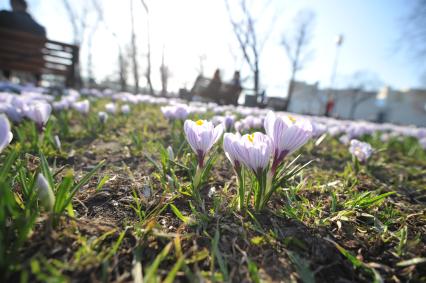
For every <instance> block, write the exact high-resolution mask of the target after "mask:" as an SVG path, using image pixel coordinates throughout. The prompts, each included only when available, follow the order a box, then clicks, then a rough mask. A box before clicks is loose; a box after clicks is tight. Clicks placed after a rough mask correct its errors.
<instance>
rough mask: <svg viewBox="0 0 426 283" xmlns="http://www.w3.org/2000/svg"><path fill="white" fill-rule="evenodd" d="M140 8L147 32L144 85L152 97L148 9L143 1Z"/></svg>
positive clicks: (142, 0) (143, 0)
mask: <svg viewBox="0 0 426 283" xmlns="http://www.w3.org/2000/svg"><path fill="white" fill-rule="evenodd" d="M141 2H142V6H143V8H144V10H145V13H146V32H147V40H146V44H147V51H146V60H147V66H146V72H145V78H146V83H147V85H148V89H149V93H150V94H151V95H154V87H153V86H152V80H151V28H150V21H149V9H148V5H147V4H146V1H145V0H141Z"/></svg>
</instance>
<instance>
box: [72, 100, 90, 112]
mask: <svg viewBox="0 0 426 283" xmlns="http://www.w3.org/2000/svg"><path fill="white" fill-rule="evenodd" d="M72 107H73V108H74V110H75V111H77V112H80V113H83V114H87V113H89V110H90V102H89V100H87V99H85V100H82V101H77V102H74V103H73V104H72Z"/></svg>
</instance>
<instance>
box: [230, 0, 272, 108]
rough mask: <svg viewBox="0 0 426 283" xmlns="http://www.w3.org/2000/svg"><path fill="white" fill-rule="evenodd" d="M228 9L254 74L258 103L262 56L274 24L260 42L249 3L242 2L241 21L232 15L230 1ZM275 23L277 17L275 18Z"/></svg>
mask: <svg viewBox="0 0 426 283" xmlns="http://www.w3.org/2000/svg"><path fill="white" fill-rule="evenodd" d="M269 3H270V1H268V2H267V4H266V5H265V7H264V9H262V11H263V12H264V11H265V9H266V7H267V6H268V5H269ZM225 5H226V9H227V11H228V15H229V20H230V22H231V24H232V28H233V31H234V34H235V36H236V38H237V41H238V44H239V47H240V49H241V51H242V54H243V58H244V60H245V62H246V63H247V65H248V66H249V68H250V70H251V72H252V74H253V91H254V94H255V98H256V101H257V100H258V97H259V95H260V92H261V91H260V54H261V52H262V49H263V46H264V44H265V42H266V40H267V38H268V37H269V35H270V32H271V31H272V26H273V25H272V24H271V26H270V29H269V31H268V32H267V33H265V34H266V36H265V37H264V38H263V39H262V40H260V39H259V38H258V32H257V30H256V23H257V19H255V17H254V15H253V14H252V11H251V10H250V9H248V7H247V1H246V0H241V2H240V5H239V7H240V11H239V12H240V13H241V15H242V17H241V19H239V20H236V19H235V18H234V16H233V14H232V11H231V7H230V5H229V2H228V0H225ZM273 22H275V17H274V18H273Z"/></svg>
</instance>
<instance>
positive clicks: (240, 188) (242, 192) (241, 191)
mask: <svg viewBox="0 0 426 283" xmlns="http://www.w3.org/2000/svg"><path fill="white" fill-rule="evenodd" d="M237 177H238V195H239V202H238V208H239V210H240V211H242V210H243V209H244V195H245V190H244V170H242V169H241V168H240V169H239V170H238V171H237Z"/></svg>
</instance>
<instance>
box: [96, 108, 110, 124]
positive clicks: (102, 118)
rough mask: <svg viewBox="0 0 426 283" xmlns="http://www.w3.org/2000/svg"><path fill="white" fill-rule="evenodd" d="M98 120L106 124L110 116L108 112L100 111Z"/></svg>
mask: <svg viewBox="0 0 426 283" xmlns="http://www.w3.org/2000/svg"><path fill="white" fill-rule="evenodd" d="M98 118H99V121H100V122H101V123H102V124H105V123H106V121H107V120H108V114H107V113H106V112H103V111H100V112H99V113H98Z"/></svg>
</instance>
